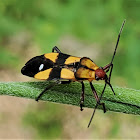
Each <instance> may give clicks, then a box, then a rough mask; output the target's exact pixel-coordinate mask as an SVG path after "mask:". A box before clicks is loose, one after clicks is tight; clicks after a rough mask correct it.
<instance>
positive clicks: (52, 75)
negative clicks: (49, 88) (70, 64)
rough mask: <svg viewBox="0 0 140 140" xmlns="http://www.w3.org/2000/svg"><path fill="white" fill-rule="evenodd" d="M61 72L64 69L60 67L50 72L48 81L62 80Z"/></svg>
mask: <svg viewBox="0 0 140 140" xmlns="http://www.w3.org/2000/svg"><path fill="white" fill-rule="evenodd" d="M61 70H62V68H60V67H54V68H53V69H52V71H51V72H50V75H49V78H48V80H53V79H60V74H61Z"/></svg>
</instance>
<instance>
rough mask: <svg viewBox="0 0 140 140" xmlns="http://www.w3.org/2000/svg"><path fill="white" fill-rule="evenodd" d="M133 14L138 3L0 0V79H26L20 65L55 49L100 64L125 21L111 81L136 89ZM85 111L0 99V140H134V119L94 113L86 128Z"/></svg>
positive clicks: (137, 122) (138, 22)
mask: <svg viewBox="0 0 140 140" xmlns="http://www.w3.org/2000/svg"><path fill="white" fill-rule="evenodd" d="M139 11H140V0H133V1H132V0H117V1H113V0H98V1H96V0H30V1H29V0H24V1H19V0H0V81H31V80H32V79H31V78H28V77H25V76H23V75H21V73H20V69H21V67H22V66H23V65H24V64H25V62H26V61H27V60H29V59H30V58H32V57H34V56H36V55H41V54H43V53H49V52H51V50H52V47H54V46H55V45H56V46H58V47H59V48H60V50H61V51H62V52H64V53H67V54H71V55H74V56H81V57H82V56H87V57H90V58H91V59H92V60H93V61H94V62H95V63H96V64H97V65H99V66H104V65H106V64H108V63H109V62H110V60H111V57H112V55H113V51H114V48H115V44H116V40H117V36H118V33H119V30H120V27H121V24H122V22H123V20H124V19H126V24H125V27H124V30H123V32H122V35H121V39H120V43H119V47H118V50H117V54H116V56H115V59H114V69H113V74H112V79H111V80H112V81H111V82H112V85H116V86H120V87H128V88H134V89H140V84H139V83H140V48H139V44H140V14H139ZM33 80H34V79H33ZM79 96H80V93H79ZM4 105H5V107H4V108H3V106H4ZM91 113H92V110H91V109H87V108H85V109H84V111H83V112H80V110H79V108H78V107H75V106H67V105H60V104H53V103H48V102H47V103H46V102H41V101H40V102H39V103H36V102H35V101H33V100H27V99H20V98H15V97H1V98H0V124H1V125H0V138H32V139H35V138H45V139H92V138H137V139H140V133H139V132H140V117H139V116H134V115H127V114H121V113H113V112H108V113H106V114H103V113H102V111H97V113H96V115H95V118H94V120H93V123H92V125H91V127H90V128H89V129H87V128H86V127H87V124H88V121H89V118H90V115H91ZM7 132H8V134H7Z"/></svg>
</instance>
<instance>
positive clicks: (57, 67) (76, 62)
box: [21, 20, 125, 126]
mask: <svg viewBox="0 0 140 140" xmlns="http://www.w3.org/2000/svg"><path fill="white" fill-rule="evenodd" d="M124 24H125V20H124V22H123V24H122V26H121V29H120V32H119V35H118V39H117V43H116V47H115V51H114V54H113V57H112V60H111V62H110V63H109V64H107V65H106V66H104V67H99V66H97V65H96V64H95V63H94V62H93V61H92V60H91V59H90V58H88V57H82V58H81V57H75V56H71V55H68V54H64V53H62V52H61V51H60V50H59V49H58V47H56V46H55V47H54V48H53V49H52V53H47V54H43V55H40V56H36V57H33V58H32V59H30V60H29V61H28V62H27V63H26V64H25V66H24V67H23V68H22V69H21V73H22V74H23V75H26V76H29V77H33V78H36V79H39V80H54V81H55V82H54V83H53V84H50V85H49V86H48V87H46V88H45V89H44V90H43V91H42V92H41V93H40V94H39V96H38V97H37V98H36V101H38V100H39V99H40V98H41V96H42V95H43V94H44V93H45V92H46V91H47V90H49V89H50V88H52V87H53V86H55V85H57V84H69V83H71V82H75V81H78V82H80V83H81V85H82V93H81V98H80V110H81V111H82V110H83V107H84V100H85V99H84V95H85V90H84V89H85V86H84V83H83V81H86V80H87V81H89V84H90V87H91V90H92V92H93V95H94V97H95V99H96V101H97V104H96V106H95V109H94V112H93V114H92V117H91V120H90V122H89V125H90V123H91V121H92V118H93V116H94V113H95V110H96V108H97V106H98V105H102V106H103V110H104V113H105V112H106V109H105V104H104V103H100V100H101V98H102V95H103V93H104V91H105V88H106V85H109V86H110V88H111V90H112V92H113V93H114V95H115V92H114V90H113V88H112V85H111V84H110V79H111V74H112V70H113V60H114V56H115V54H116V50H117V46H118V43H119V39H120V35H121V32H122V29H123V26H124ZM55 51H56V52H55ZM109 71H110V73H109V76H107V72H109ZM93 80H97V81H98V80H104V81H105V86H104V89H103V91H102V94H101V96H100V98H99V96H98V94H97V92H96V90H95V88H94V86H93V84H92V81H93ZM89 125H88V126H89Z"/></svg>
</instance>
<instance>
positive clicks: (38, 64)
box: [21, 55, 52, 77]
mask: <svg viewBox="0 0 140 140" xmlns="http://www.w3.org/2000/svg"><path fill="white" fill-rule="evenodd" d="M51 66H52V62H51V61H50V60H49V59H46V58H45V57H44V55H40V56H36V57H33V58H32V59H30V60H29V61H28V62H27V63H26V64H25V66H24V67H23V68H22V69H21V73H22V74H23V75H26V76H29V77H34V75H36V74H37V73H38V72H40V71H44V70H46V69H48V68H50V67H51Z"/></svg>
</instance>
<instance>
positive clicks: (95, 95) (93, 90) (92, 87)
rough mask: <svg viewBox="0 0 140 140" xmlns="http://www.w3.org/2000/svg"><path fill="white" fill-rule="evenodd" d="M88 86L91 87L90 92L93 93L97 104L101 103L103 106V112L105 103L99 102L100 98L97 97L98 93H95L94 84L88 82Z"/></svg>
mask: <svg viewBox="0 0 140 140" xmlns="http://www.w3.org/2000/svg"><path fill="white" fill-rule="evenodd" d="M90 87H91V89H92V92H93V94H94V97H95V99H96V101H97V103H98V104H99V105H102V106H103V110H104V113H105V112H106V108H105V104H104V103H100V99H99V97H98V95H97V92H96V90H95V88H94V86H93V85H92V83H91V82H90Z"/></svg>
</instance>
